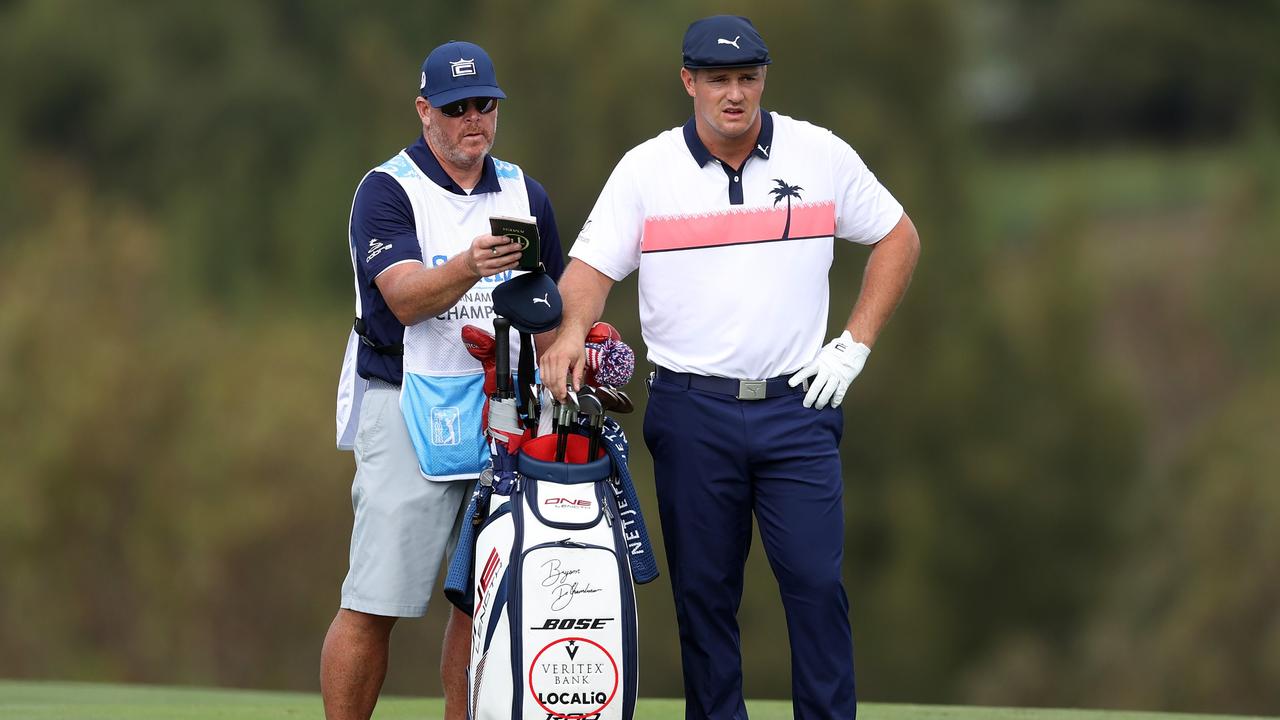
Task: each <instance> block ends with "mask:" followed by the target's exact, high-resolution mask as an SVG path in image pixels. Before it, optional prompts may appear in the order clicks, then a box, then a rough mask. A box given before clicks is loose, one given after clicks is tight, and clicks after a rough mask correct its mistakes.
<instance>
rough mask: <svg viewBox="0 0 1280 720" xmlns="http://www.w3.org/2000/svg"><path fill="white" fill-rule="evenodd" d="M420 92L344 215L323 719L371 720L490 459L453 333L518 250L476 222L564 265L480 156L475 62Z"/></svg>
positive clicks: (455, 688)
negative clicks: (504, 224)
mask: <svg viewBox="0 0 1280 720" xmlns="http://www.w3.org/2000/svg"><path fill="white" fill-rule="evenodd" d="M419 90H420V93H419V96H418V97H417V98H416V99H415V106H416V108H417V113H418V119H419V120H420V121H421V126H422V130H421V136H420V137H418V139H417V141H416V142H414V143H413V144H411V145H409V146H408V147H406V148H405V149H404V150H402V151H401V152H399V153H397V154H396V155H395V156H394V157H392V158H391V159H389V160H387V161H386V162H384V163H382V164H381V165H379V166H377V167H375V168H374V169H373V170H371V171H369V173H368V174H366V175H365V177H364V179H363V180H362V181H361V182H360V185H359V187H358V189H357V190H356V195H355V200H354V201H353V204H352V209H351V223H350V233H349V235H350V238H349V239H350V252H351V264H352V269H353V271H354V274H355V294H356V304H355V311H356V321H355V329H354V330H353V332H352V333H351V337H350V338H349V340H348V343H347V354H346V358H345V360H344V363H343V372H342V381H341V383H340V385H339V393H338V445H339V447H342V448H346V449H354V451H355V462H356V474H355V479H354V481H353V483H352V488H351V499H352V507H353V509H354V511H355V522H354V527H353V529H352V533H351V557H350V570H349V572H348V574H347V577H346V580H345V581H344V582H343V584H342V604H341V608H340V609H339V610H338V613H337V616H336V617H335V618H334V620H333V623H332V624H331V625H330V627H329V632H328V634H327V635H326V637H325V641H324V649H323V651H322V654H321V661H320V688H321V694H322V695H323V697H324V706H325V716H326V717H327V718H329V719H330V720H337V719H339V718H341V719H343V720H346V719H347V718H362V719H363V718H368V717H369V716H370V715H371V714H372V712H373V708H374V705H375V704H376V703H377V699H378V694H379V692H380V690H381V688H382V682H383V679H384V677H385V676H386V671H387V650H388V645H389V642H390V636H391V629H392V627H393V626H394V625H395V623H396V620H397V619H398V618H402V617H420V616H422V615H424V614H425V613H426V610H427V604H428V599H429V598H430V596H431V593H432V591H433V589H434V588H435V586H436V578H437V575H438V574H439V570H440V563H441V560H442V558H444V557H445V555H446V553H451V552H452V547H453V545H454V543H456V541H457V535H458V531H459V527H460V525H459V524H460V522H461V521H462V519H461V518H462V514H463V511H464V510H465V506H466V503H467V500H468V498H469V497H470V494H471V487H472V485H473V484H474V480H475V478H476V477H477V476H478V475H479V473H480V470H481V469H482V468H483V467H484V465H485V463H486V462H487V460H488V449H487V447H486V446H485V443H484V439H483V436H482V434H481V430H482V429H481V427H480V422H481V420H480V417H481V411H482V406H483V403H484V392H483V384H484V375H483V370H482V368H481V364H480V361H478V360H477V359H475V358H473V357H471V356H470V354H469V353H468V352H467V350H466V348H465V347H464V346H463V344H462V341H461V336H460V331H461V328H462V327H463V326H464V325H467V324H473V325H478V326H480V327H487V326H490V324H491V322H492V304H493V303H492V298H491V291H492V289H493V288H494V287H496V286H497V285H498V284H499V283H501V282H503V281H505V280H507V279H509V278H510V277H512V275H513V272H514V270H515V268H516V265H517V263H518V262H519V258H520V253H521V247H520V246H519V245H517V244H514V243H511V242H509V241H508V239H507V238H506V237H495V236H493V235H491V234H490V231H489V218H490V217H491V216H530V215H531V216H533V217H534V218H536V220H537V226H538V232H539V235H540V237H541V242H542V245H541V259H542V263H543V265H544V266H545V267H546V269H547V272H548V273H549V274H550V275H551V276H552V277H553V278H558V277H559V276H560V273H561V271H562V270H563V268H564V261H563V259H562V255H561V248H560V235H559V232H558V231H557V229H556V222H555V215H554V213H553V212H552V209H551V202H550V201H549V199H548V198H547V193H546V191H545V190H544V189H543V188H542V186H541V185H540V184H538V182H537V181H535V180H534V179H533V178H531V177H529V176H528V175H526V174H524V172H523V171H522V170H521V169H520V168H519V167H518V166H516V165H513V164H511V163H508V162H503V161H502V160H498V159H496V158H494V157H492V156H491V155H490V154H489V151H490V149H491V148H492V147H493V142H494V136H495V134H496V132H497V127H498V105H499V103H500V101H502V100H503V99H504V98H506V94H505V93H504V92H503V91H502V89H501V88H499V86H498V79H497V75H496V73H495V71H494V67H493V62H492V61H491V60H490V59H489V56H488V54H486V53H485V51H484V50H483V49H481V48H480V46H478V45H475V44H473V43H469V42H459V41H454V42H448V43H445V44H443V45H441V46H439V47H437V48H436V49H434V50H432V51H431V54H430V55H428V56H427V59H426V61H425V62H424V63H423V64H422V73H421V77H420V82H419ZM517 344H518V343H514V342H513V343H512V345H517ZM515 351H518V348H516V349H515ZM470 630H471V621H470V618H468V617H467V616H466V615H465V614H463V613H462V612H461V611H459V610H457V609H454V610H453V611H452V616H451V617H450V620H449V625H448V627H447V628H446V630H445V642H444V648H443V651H442V658H441V679H442V683H443V687H444V696H445V717H446V718H447V719H448V720H461V719H462V718H465V717H466V713H467V700H466V669H467V663H468V657H469V653H470Z"/></svg>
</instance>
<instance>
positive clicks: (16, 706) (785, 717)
mask: <svg viewBox="0 0 1280 720" xmlns="http://www.w3.org/2000/svg"><path fill="white" fill-rule="evenodd" d="M747 706H748V708H749V710H750V713H751V717H752V719H753V720H790V718H791V705H790V703H787V702H783V701H775V700H756V701H752V702H748V703H747ZM683 710H684V708H683V703H682V702H681V701H679V700H651V699H642V700H641V701H640V705H639V708H638V710H637V712H636V720H674V719H675V718H680V717H682V716H683V715H684V712H683ZM323 715H324V713H323V711H322V709H321V706H320V698H319V697H318V696H316V695H308V694H303V693H275V692H257V691H248V690H204V689H197V688H169V687H149V686H145V685H101V684H91V683H62V682H14V681H9V680H0V718H4V719H5V720H55V719H56V720H150V719H155V720H162V719H163V720H235V719H237V718H245V719H246V720H248V719H250V718H252V719H254V720H257V719H260V718H262V719H267V718H320V717H323ZM440 717H441V702H440V701H439V700H436V699H428V698H412V699H411V698H394V697H392V698H384V699H383V700H382V701H380V702H379V703H378V709H377V711H376V712H375V713H374V718H375V719H377V720H383V719H387V720H391V719H393V718H405V719H407V718H414V719H415V720H435V719H438V718H440ZM859 717H860V718H862V719H863V720H1157V719H1158V718H1164V719H1165V720H1210V719H1211V718H1223V719H1225V718H1232V719H1233V720H1245V718H1244V717H1243V716H1239V715H1230V716H1229V715H1184V714H1163V713H1135V712H1104V711H1091V710H1029V709H1019V708H983V707H948V706H926V705H893V704H880V703H864V704H862V705H860V706H859Z"/></svg>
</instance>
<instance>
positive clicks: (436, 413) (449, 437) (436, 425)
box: [431, 407, 462, 445]
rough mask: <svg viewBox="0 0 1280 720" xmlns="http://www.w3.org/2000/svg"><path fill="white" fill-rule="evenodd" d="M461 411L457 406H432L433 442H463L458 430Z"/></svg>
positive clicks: (448, 443) (445, 443) (451, 443)
mask: <svg viewBox="0 0 1280 720" xmlns="http://www.w3.org/2000/svg"><path fill="white" fill-rule="evenodd" d="M460 420H461V413H460V412H458V408H456V407H436V408H431V444H432V445H457V444H459V443H461V442H462V437H461V433H460V432H458V430H459V428H458V425H459V421H460Z"/></svg>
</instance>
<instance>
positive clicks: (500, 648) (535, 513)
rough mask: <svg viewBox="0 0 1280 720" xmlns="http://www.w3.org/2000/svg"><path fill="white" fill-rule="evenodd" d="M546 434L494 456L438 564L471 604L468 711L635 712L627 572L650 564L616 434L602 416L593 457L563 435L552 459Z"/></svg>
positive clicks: (482, 718)
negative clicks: (557, 458) (508, 454)
mask: <svg viewBox="0 0 1280 720" xmlns="http://www.w3.org/2000/svg"><path fill="white" fill-rule="evenodd" d="M555 443H556V437H555V436H554V435H546V436H542V437H538V438H533V439H530V440H526V441H525V442H524V444H523V445H522V446H521V448H520V451H519V453H518V454H517V455H516V456H515V458H510V459H513V460H514V462H513V463H512V464H511V469H510V470H504V469H503V467H502V466H503V463H501V462H495V468H496V472H495V473H494V475H493V477H492V481H491V482H490V484H488V485H485V484H484V483H485V482H486V481H487V480H488V479H487V478H482V484H481V486H480V487H479V488H478V490H477V492H476V495H475V497H473V499H472V503H471V507H470V508H469V509H468V517H470V518H476V519H478V518H481V517H483V518H484V519H483V521H482V522H480V524H479V525H478V526H476V525H473V523H471V522H467V523H464V529H463V536H462V538H461V539H460V541H459V543H458V550H457V552H456V553H455V555H454V558H453V562H452V563H451V565H450V569H449V576H448V578H447V579H446V582H445V594H446V595H447V596H448V597H449V599H450V601H452V602H453V603H454V604H455V605H457V606H458V607H460V608H462V609H463V610H467V611H469V612H471V614H472V626H471V627H472V634H471V662H470V666H469V672H468V680H469V696H468V710H469V717H470V718H471V719H472V720H517V719H520V720H533V719H536V720H553V719H560V718H565V719H572V720H631V718H632V716H633V713H634V711H635V703H636V694H637V679H638V672H637V655H636V654H637V622H636V606H635V594H634V591H633V585H632V582H633V578H634V579H635V580H636V581H638V582H642V583H643V582H647V581H649V580H652V579H653V578H655V577H656V576H657V569H656V564H655V563H654V561H653V554H652V548H650V547H649V546H648V535H647V532H645V530H644V524H643V519H642V518H641V516H640V515H639V505H638V504H637V503H636V501H635V496H634V492H633V491H632V489H631V486H630V477H629V475H628V474H627V473H626V439H625V437H624V436H623V435H622V433H621V430H620V429H619V428H618V426H617V424H616V423H614V422H613V421H612V420H610V421H609V424H608V426H607V427H606V442H605V445H604V447H605V451H606V452H605V453H604V454H603V455H602V456H601V457H599V458H597V459H594V460H588V459H587V445H588V441H587V438H586V437H583V436H582V435H578V434H574V435H571V436H570V438H569V448H568V454H567V456H566V459H567V460H568V462H554V451H555ZM619 463H620V465H619ZM619 467H621V469H622V471H621V473H619V472H618V471H617V469H618V468H619ZM624 481H625V487H624ZM504 492H505V493H509V494H503V493H504ZM633 570H634V571H635V572H634V573H633Z"/></svg>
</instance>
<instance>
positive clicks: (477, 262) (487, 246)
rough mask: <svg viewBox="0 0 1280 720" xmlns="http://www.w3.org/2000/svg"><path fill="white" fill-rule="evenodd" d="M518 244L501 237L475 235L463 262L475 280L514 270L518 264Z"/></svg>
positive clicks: (519, 250)
mask: <svg viewBox="0 0 1280 720" xmlns="http://www.w3.org/2000/svg"><path fill="white" fill-rule="evenodd" d="M520 252H521V249H520V243H513V242H511V239H510V238H507V237H505V236H502V235H477V236H476V238H475V239H474V240H472V241H471V247H469V248H467V251H466V254H465V255H464V260H465V261H466V263H467V269H468V270H470V271H471V273H472V274H473V275H475V276H476V279H480V278H485V277H490V276H493V275H497V274H498V273H500V272H506V271H507V270H514V269H515V268H516V265H519V264H520Z"/></svg>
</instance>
